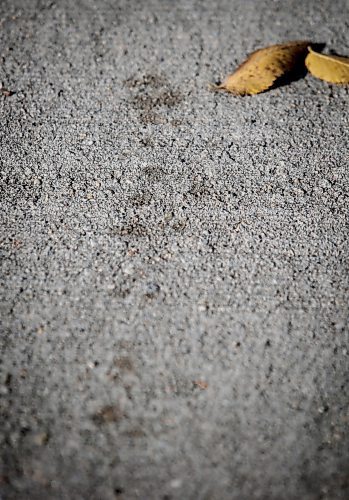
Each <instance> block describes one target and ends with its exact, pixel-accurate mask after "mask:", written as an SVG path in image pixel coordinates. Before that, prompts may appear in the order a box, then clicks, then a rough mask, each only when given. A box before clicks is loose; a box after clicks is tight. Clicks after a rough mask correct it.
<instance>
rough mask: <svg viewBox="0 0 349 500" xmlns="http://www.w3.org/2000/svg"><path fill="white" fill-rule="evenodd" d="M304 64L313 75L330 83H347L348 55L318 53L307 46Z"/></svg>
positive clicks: (348, 70) (348, 81)
mask: <svg viewBox="0 0 349 500" xmlns="http://www.w3.org/2000/svg"><path fill="white" fill-rule="evenodd" d="M305 65H306V67H307V68H308V70H309V72H310V73H311V74H312V75H313V76H316V77H317V78H320V79H321V80H325V81H326V82H330V83H349V58H348V57H340V56H332V55H331V56H328V55H326V54H320V53H319V52H315V51H314V50H312V48H311V47H309V54H308V55H307V57H306V59H305Z"/></svg>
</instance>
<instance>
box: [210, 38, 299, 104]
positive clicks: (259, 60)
mask: <svg viewBox="0 0 349 500" xmlns="http://www.w3.org/2000/svg"><path fill="white" fill-rule="evenodd" d="M308 46H309V41H295V42H288V43H284V44H278V45H271V46H270V47H265V48H263V49H259V50H256V51H255V52H253V53H252V54H250V56H249V57H248V58H247V60H246V61H245V62H244V63H242V64H241V66H239V67H238V68H237V70H236V71H235V73H233V74H232V75H228V76H227V77H226V79H225V80H224V81H223V82H222V83H221V84H220V85H218V86H217V87H216V89H221V90H226V91H228V92H232V93H233V94H236V95H252V94H259V93H260V92H264V91H265V90H267V89H269V88H270V87H271V86H272V85H273V84H274V83H275V82H276V80H277V79H278V78H280V77H281V76H284V75H286V74H287V73H291V72H293V71H294V70H295V69H299V66H300V67H302V66H304V59H305V56H306V51H307V47H308Z"/></svg>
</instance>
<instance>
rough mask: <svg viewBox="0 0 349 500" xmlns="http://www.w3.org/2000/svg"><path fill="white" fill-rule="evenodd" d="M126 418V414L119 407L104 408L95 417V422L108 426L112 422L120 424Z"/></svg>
mask: <svg viewBox="0 0 349 500" xmlns="http://www.w3.org/2000/svg"><path fill="white" fill-rule="evenodd" d="M123 417H124V412H123V411H122V409H121V408H120V406H119V405H107V406H103V407H102V408H101V409H100V410H98V412H97V413H95V414H94V415H93V421H94V422H95V423H96V424H99V425H101V424H107V423H111V422H120V420H122V418H123Z"/></svg>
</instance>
